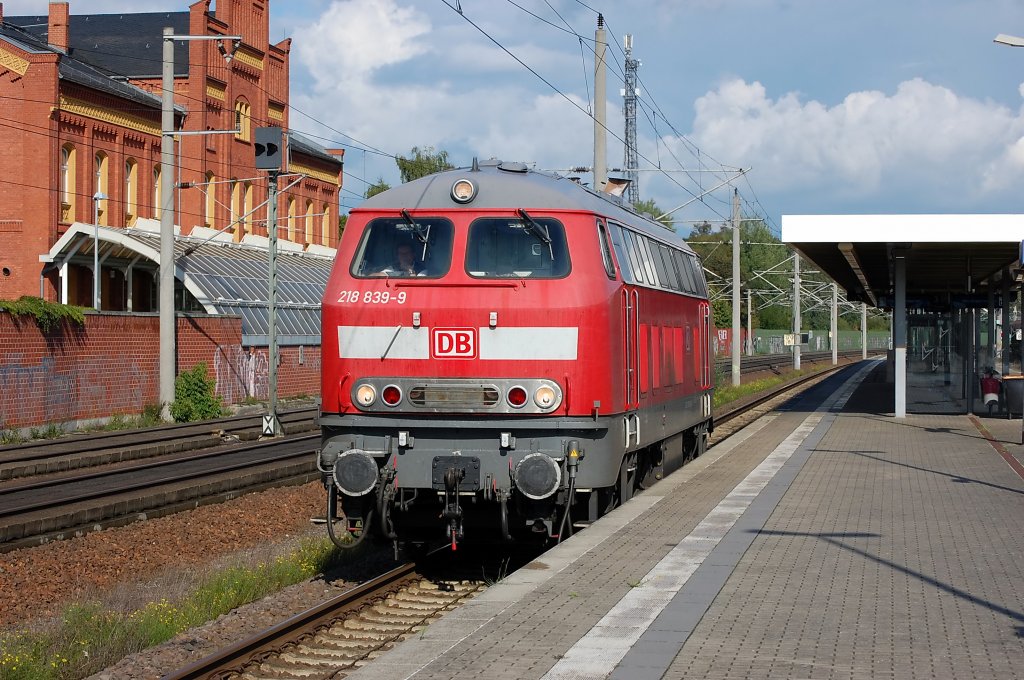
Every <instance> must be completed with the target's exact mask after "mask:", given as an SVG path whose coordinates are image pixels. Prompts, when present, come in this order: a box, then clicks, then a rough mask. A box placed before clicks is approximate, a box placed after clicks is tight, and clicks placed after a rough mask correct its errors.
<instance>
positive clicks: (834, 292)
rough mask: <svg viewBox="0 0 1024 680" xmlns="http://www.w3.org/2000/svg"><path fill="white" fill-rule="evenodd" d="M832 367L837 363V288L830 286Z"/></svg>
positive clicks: (833, 285) (834, 285)
mask: <svg viewBox="0 0 1024 680" xmlns="http://www.w3.org/2000/svg"><path fill="white" fill-rule="evenodd" d="M829 330H831V331H832V365H833V366H835V365H837V364H838V363H839V286H837V285H836V284H835V283H833V284H832V323H831V325H830V327H829Z"/></svg>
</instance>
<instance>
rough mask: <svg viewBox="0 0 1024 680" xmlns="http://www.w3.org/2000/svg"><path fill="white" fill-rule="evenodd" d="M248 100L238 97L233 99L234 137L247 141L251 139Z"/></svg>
mask: <svg viewBox="0 0 1024 680" xmlns="http://www.w3.org/2000/svg"><path fill="white" fill-rule="evenodd" d="M249 111H250V108H249V102H247V101H245V99H242V98H241V97H239V98H238V99H236V100H235V139H241V140H242V141H244V142H248V141H249V140H250V139H251V134H252V133H251V122H250V121H251V119H250V115H249Z"/></svg>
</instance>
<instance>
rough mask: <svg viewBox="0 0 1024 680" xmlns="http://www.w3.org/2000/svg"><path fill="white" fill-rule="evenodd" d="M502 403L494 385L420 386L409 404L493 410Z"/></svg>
mask: <svg viewBox="0 0 1024 680" xmlns="http://www.w3.org/2000/svg"><path fill="white" fill-rule="evenodd" d="M500 401H501V393H500V392H499V391H498V388H497V387H495V386H493V385H444V384H441V385H418V386H416V387H413V388H412V389H410V390H409V403H411V404H412V405H414V406H418V407H420V408H492V407H494V406H496V405H497V404H498V403H499V402H500Z"/></svg>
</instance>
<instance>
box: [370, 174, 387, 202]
mask: <svg viewBox="0 0 1024 680" xmlns="http://www.w3.org/2000/svg"><path fill="white" fill-rule="evenodd" d="M390 188H391V185H390V184H388V183H387V182H385V181H384V178H383V177H378V178H377V181H376V182H374V183H373V184H371V185H370V186H368V187H366V198H369V197H370V196H376V195H377V194H379V193H381V192H382V191H387V190H388V189H390Z"/></svg>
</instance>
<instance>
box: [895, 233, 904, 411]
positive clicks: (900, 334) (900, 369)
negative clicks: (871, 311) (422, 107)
mask: <svg viewBox="0 0 1024 680" xmlns="http://www.w3.org/2000/svg"><path fill="white" fill-rule="evenodd" d="M893 270H894V271H893V276H894V278H895V279H896V281H895V284H896V285H895V297H896V301H895V306H894V308H893V310H892V348H893V359H894V361H895V366H894V369H895V377H896V385H895V390H896V394H895V404H896V413H895V416H896V417H897V418H906V417H907V259H906V256H905V255H904V254H902V253H898V254H895V255H894V256H893Z"/></svg>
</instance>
